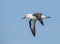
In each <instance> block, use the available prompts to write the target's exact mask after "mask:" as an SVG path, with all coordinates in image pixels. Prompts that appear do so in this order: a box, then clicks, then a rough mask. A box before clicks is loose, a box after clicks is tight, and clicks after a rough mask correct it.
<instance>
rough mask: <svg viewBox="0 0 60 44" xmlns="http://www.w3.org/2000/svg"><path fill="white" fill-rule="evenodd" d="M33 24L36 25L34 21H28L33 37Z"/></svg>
mask: <svg viewBox="0 0 60 44" xmlns="http://www.w3.org/2000/svg"><path fill="white" fill-rule="evenodd" d="M35 23H36V20H30V21H29V26H30V29H31V32H32V34H33V36H35V32H36V31H35Z"/></svg>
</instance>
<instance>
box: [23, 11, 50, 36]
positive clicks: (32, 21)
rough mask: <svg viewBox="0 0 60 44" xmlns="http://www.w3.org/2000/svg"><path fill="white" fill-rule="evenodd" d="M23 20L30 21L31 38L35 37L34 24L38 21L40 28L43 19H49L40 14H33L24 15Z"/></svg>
mask: <svg viewBox="0 0 60 44" xmlns="http://www.w3.org/2000/svg"><path fill="white" fill-rule="evenodd" d="M25 18H27V19H30V21H29V26H30V30H31V32H32V34H33V36H35V33H36V30H35V23H36V21H37V20H38V21H39V22H40V23H41V24H42V26H44V23H43V19H45V18H51V17H49V16H44V15H42V13H41V12H40V13H34V14H26V15H25V16H24V17H23V18H22V19H25Z"/></svg>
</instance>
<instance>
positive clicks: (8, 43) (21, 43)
mask: <svg viewBox="0 0 60 44" xmlns="http://www.w3.org/2000/svg"><path fill="white" fill-rule="evenodd" d="M36 12H42V13H43V15H45V16H51V19H44V26H42V25H41V24H40V23H39V22H38V21H37V23H36V36H35V37H34V36H33V35H32V33H31V31H30V28H29V19H26V20H22V19H21V18H22V17H23V16H24V15H26V14H28V13H36ZM59 19H60V0H0V44H60V20H59Z"/></svg>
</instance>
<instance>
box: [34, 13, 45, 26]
mask: <svg viewBox="0 0 60 44" xmlns="http://www.w3.org/2000/svg"><path fill="white" fill-rule="evenodd" d="M41 15H42V14H36V15H35V16H36V17H37V19H38V20H39V21H40V23H41V24H42V25H44V23H43V20H42V18H41Z"/></svg>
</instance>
